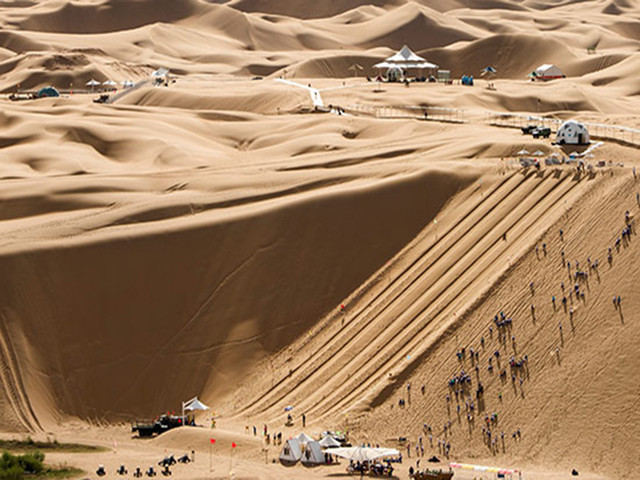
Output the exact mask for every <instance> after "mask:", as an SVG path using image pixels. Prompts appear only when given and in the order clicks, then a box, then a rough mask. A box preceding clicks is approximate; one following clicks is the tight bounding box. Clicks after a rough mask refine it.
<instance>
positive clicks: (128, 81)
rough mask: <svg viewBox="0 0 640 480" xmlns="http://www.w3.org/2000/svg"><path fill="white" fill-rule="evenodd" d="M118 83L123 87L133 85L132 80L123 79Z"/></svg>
mask: <svg viewBox="0 0 640 480" xmlns="http://www.w3.org/2000/svg"><path fill="white" fill-rule="evenodd" d="M120 85H122V86H123V87H124V88H129V87H133V82H132V81H131V80H123V81H122V82H120Z"/></svg>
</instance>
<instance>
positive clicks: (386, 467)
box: [347, 460, 393, 477]
mask: <svg viewBox="0 0 640 480" xmlns="http://www.w3.org/2000/svg"><path fill="white" fill-rule="evenodd" d="M347 471H348V472H349V473H359V474H360V475H373V476H377V477H392V476H393V465H391V462H390V461H389V460H386V461H385V462H384V463H381V462H374V461H372V462H367V461H365V462H354V461H353V460H352V461H350V462H349V466H348V467H347Z"/></svg>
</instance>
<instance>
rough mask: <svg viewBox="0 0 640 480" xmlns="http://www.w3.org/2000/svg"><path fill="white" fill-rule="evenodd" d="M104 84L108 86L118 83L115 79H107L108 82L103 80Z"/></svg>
mask: <svg viewBox="0 0 640 480" xmlns="http://www.w3.org/2000/svg"><path fill="white" fill-rule="evenodd" d="M102 85H106V86H108V87H115V86H116V85H117V83H116V82H114V81H113V80H107V81H106V82H102Z"/></svg>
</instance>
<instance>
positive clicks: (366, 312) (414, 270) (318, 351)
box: [242, 175, 525, 410]
mask: <svg viewBox="0 0 640 480" xmlns="http://www.w3.org/2000/svg"><path fill="white" fill-rule="evenodd" d="M523 181H525V178H521V177H520V175H512V176H511V177H508V178H506V179H504V180H503V181H502V182H500V183H499V184H498V185H497V186H496V187H495V188H494V189H493V190H492V191H491V192H490V193H489V195H487V196H486V197H484V198H483V199H482V200H481V201H480V202H478V203H477V204H475V205H473V207H472V208H471V209H470V210H469V211H468V212H467V213H466V214H465V215H464V216H463V218H462V219H461V220H460V221H459V222H458V223H457V224H456V225H454V227H452V228H451V229H450V230H448V231H447V232H445V233H444V235H442V236H441V237H440V238H439V239H438V240H437V241H436V242H435V243H434V244H433V245H430V246H429V247H428V248H427V249H426V250H425V252H423V253H422V254H420V255H419V256H418V258H417V259H415V260H414V261H412V262H411V263H410V264H409V265H408V266H407V267H405V268H404V269H403V270H402V271H401V272H400V273H399V274H397V277H396V279H397V278H398V277H404V278H405V279H406V278H413V279H414V280H415V278H417V277H418V276H419V275H420V274H421V273H422V272H423V271H424V269H425V268H427V267H425V265H424V263H425V261H426V260H425V257H426V256H427V255H428V254H429V253H431V251H432V249H435V248H438V247H439V246H442V247H443V248H448V247H446V244H447V241H448V240H449V239H453V238H455V235H465V234H466V233H468V231H469V230H470V229H471V228H472V227H473V226H474V225H475V224H476V223H477V222H479V221H480V220H481V219H482V217H483V216H484V215H485V214H486V212H487V211H488V210H489V209H490V208H492V206H494V205H495V203H496V202H497V201H499V199H497V198H496V197H495V196H494V194H495V193H496V191H497V190H499V189H500V188H508V189H509V191H508V192H507V193H506V194H503V195H499V197H500V198H504V197H505V196H507V195H509V193H510V192H511V191H513V190H514V189H515V188H517V186H518V185H520V183H521V182H523ZM512 183H515V185H512ZM483 207H486V208H483ZM463 226H466V228H467V229H466V231H464V232H462V230H463ZM427 241H428V240H427ZM408 286H409V284H408V283H406V282H405V283H403V282H399V281H396V280H395V279H394V281H393V282H391V283H389V285H387V286H386V287H383V288H382V289H381V290H380V291H379V292H378V293H376V294H375V295H374V298H373V299H372V300H371V301H369V302H368V303H362V302H360V303H355V304H353V305H349V319H348V320H347V321H346V323H343V326H342V328H340V330H337V329H336V331H335V333H338V332H340V335H339V336H338V337H336V338H333V335H331V336H328V337H331V340H328V341H326V342H324V344H322V345H321V346H319V347H318V345H316V344H315V343H313V342H311V344H307V343H304V344H303V345H302V346H301V348H300V350H299V351H296V355H295V357H296V358H304V359H303V360H302V361H301V363H300V365H298V366H296V367H295V368H293V369H292V372H291V373H292V375H293V378H295V379H296V380H298V381H300V380H305V379H306V378H308V376H310V375H312V374H313V373H314V372H315V369H316V368H319V367H320V366H321V365H322V363H324V361H325V360H326V359H327V358H329V357H330V356H331V355H332V354H333V353H334V352H331V351H330V350H331V349H333V350H336V349H338V350H339V349H340V348H343V347H344V346H345V344H346V343H348V341H349V340H351V339H352V338H353V337H354V336H356V335H358V333H359V332H361V331H362V329H364V328H366V325H367V322H368V321H369V320H370V318H371V317H372V316H375V315H377V314H378V313H379V311H374V310H375V309H376V308H382V309H384V308H386V305H387V303H388V301H389V298H390V296H389V295H385V293H386V292H388V291H391V292H392V294H391V295H392V298H395V297H397V296H399V295H400V294H401V293H402V292H403V291H404V290H405V289H406V288H407V287H408ZM372 290H373V288H372ZM372 311H374V312H373V314H372ZM343 322H344V319H343ZM336 323H337V322H334V323H333V324H326V325H325V326H324V327H323V330H325V331H326V330H328V328H331V327H334V326H335V324H336ZM354 330H355V332H354ZM323 333H324V332H323ZM337 347H339V348H337ZM305 348H306V349H307V350H310V351H311V352H310V353H309V354H308V355H303V353H304V350H305ZM310 362H314V365H310ZM303 367H307V368H306V370H305V371H303V372H302V373H301V372H300V369H301V368H303ZM301 376H302V377H303V378H300V377H301ZM290 380H291V377H284V378H282V379H281V380H279V381H278V382H277V383H276V384H274V385H273V386H272V387H271V390H270V392H269V393H265V395H263V396H260V397H259V398H258V399H256V400H255V401H254V402H252V403H250V404H248V405H246V406H245V407H244V408H243V409H242V410H245V409H248V408H258V409H260V408H268V407H264V405H263V406H262V407H261V406H260V403H259V402H261V401H262V402H265V401H267V402H268V401H271V403H270V404H269V406H272V405H273V404H274V403H276V402H277V401H279V400H280V398H277V399H275V400H274V399H269V397H268V396H267V395H270V396H271V397H272V396H274V395H275V396H277V389H279V388H281V387H283V385H286V384H288V383H289V381H290Z"/></svg>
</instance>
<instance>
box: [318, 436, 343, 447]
mask: <svg viewBox="0 0 640 480" xmlns="http://www.w3.org/2000/svg"><path fill="white" fill-rule="evenodd" d="M319 443H320V446H321V447H323V448H336V447H339V446H340V442H339V441H337V440H336V439H335V438H333V437H331V436H329V435H327V436H326V437H324V438H323V439H322V440H320V442H319Z"/></svg>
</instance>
